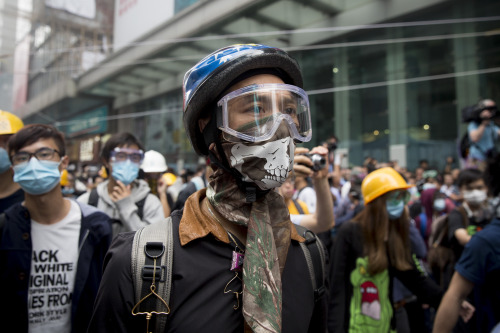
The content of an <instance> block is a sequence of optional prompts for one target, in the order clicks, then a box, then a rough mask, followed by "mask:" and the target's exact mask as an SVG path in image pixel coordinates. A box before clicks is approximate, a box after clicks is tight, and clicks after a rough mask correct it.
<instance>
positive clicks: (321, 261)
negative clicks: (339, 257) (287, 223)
mask: <svg viewBox="0 0 500 333" xmlns="http://www.w3.org/2000/svg"><path fill="white" fill-rule="evenodd" d="M295 229H296V230H297V232H298V233H299V235H301V236H302V237H304V238H305V239H306V241H305V242H303V243H299V244H300V247H301V248H302V251H303V252H304V256H305V257H306V262H307V268H308V269H309V275H310V277H311V284H312V287H313V290H314V302H317V301H318V300H319V299H320V297H321V295H323V294H324V293H325V274H326V273H325V272H326V269H325V266H326V256H325V248H324V247H323V244H322V243H321V241H320V239H319V238H318V236H316V234H314V233H313V232H312V231H310V230H308V229H306V228H304V227H303V226H300V225H295Z"/></svg>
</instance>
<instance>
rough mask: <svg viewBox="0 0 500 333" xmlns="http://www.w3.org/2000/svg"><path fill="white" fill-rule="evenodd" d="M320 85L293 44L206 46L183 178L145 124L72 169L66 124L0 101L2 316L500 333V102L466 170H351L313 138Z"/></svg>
mask: <svg viewBox="0 0 500 333" xmlns="http://www.w3.org/2000/svg"><path fill="white" fill-rule="evenodd" d="M302 84H303V82H302V74H301V72H300V69H299V67H298V64H297V62H296V61H295V60H294V59H293V58H291V57H290V56H289V55H288V54H287V53H286V52H284V51H282V50H279V49H276V48H272V47H268V46H264V45H255V44H248V45H245V44H242V45H234V46H229V47H226V48H223V49H220V50H217V51H216V52H214V53H212V54H210V55H208V56H207V57H206V58H204V59H202V60H201V61H200V62H199V63H198V64H197V65H196V66H194V67H193V68H192V69H191V70H190V71H188V72H187V73H186V76H185V78H184V83H183V93H184V125H185V128H186V133H187V135H188V137H189V139H190V140H191V143H192V146H193V149H194V150H195V151H196V152H197V153H198V154H199V155H201V156H204V157H205V158H206V163H205V164H203V165H200V166H199V167H198V168H197V169H196V170H195V171H194V170H193V171H190V170H184V171H183V172H181V173H180V174H179V175H175V174H174V173H173V171H172V170H171V169H169V168H168V165H167V161H166V160H165V158H164V156H163V155H162V154H160V153H159V152H156V151H153V150H147V147H144V145H143V144H142V143H141V142H140V140H138V138H136V137H135V136H134V135H133V134H131V133H126V132H121V133H116V134H114V135H112V136H111V137H110V138H109V139H108V140H107V141H106V142H105V143H104V146H103V148H102V151H101V155H100V158H101V161H102V168H101V169H96V170H89V169H83V170H82V172H81V173H80V174H75V173H74V172H69V171H68V165H69V158H68V156H66V153H65V150H66V149H65V139H64V135H63V134H62V133H61V132H60V131H59V130H57V129H56V128H55V127H53V126H51V125H44V124H30V125H24V124H23V123H22V121H21V119H19V118H18V117H16V116H15V115H13V114H12V113H9V112H5V111H0V288H1V291H0V293H1V294H2V298H3V300H4V301H3V302H1V304H0V319H1V320H2V322H3V323H6V325H7V326H8V327H9V328H15V329H16V330H18V331H21V332H87V331H88V332H136V331H140V330H144V329H147V332H149V331H154V330H155V329H156V331H169V332H174V331H176V332H199V331H200V332H201V331H203V332H431V331H432V332H492V331H493V330H494V327H495V326H496V325H497V324H498V323H499V322H500V311H499V309H500V288H498V286H497V285H496V284H497V281H498V279H497V278H498V277H500V234H499V233H500V229H499V227H500V220H499V219H498V218H499V217H500V196H499V194H500V157H499V156H498V155H497V154H495V153H494V144H493V146H492V145H490V143H491V142H490V141H492V142H493V143H494V141H495V140H496V137H497V136H498V133H499V129H498V127H496V126H495V125H493V121H492V114H493V113H494V112H496V111H495V110H496V109H495V104H494V102H493V101H491V100H485V101H482V102H480V103H479V104H478V105H479V106H478V107H476V108H475V109H474V112H475V113H476V114H477V115H478V117H479V118H478V119H476V120H477V121H476V123H475V124H474V125H470V126H469V136H470V141H471V142H472V146H471V152H470V155H469V156H468V160H467V163H466V164H465V167H463V168H459V167H458V165H455V164H454V159H453V158H451V157H448V158H446V162H445V164H446V166H445V168H444V169H443V170H437V169H436V168H433V167H432V166H430V165H429V163H428V162H427V161H426V160H422V161H420V164H419V166H418V167H417V168H416V169H415V170H411V171H410V170H408V169H406V168H403V167H401V166H399V165H398V163H397V162H379V161H377V160H375V159H374V158H370V157H368V158H366V160H365V162H364V164H363V165H360V166H351V167H341V165H342V158H343V157H342V155H340V154H338V153H337V151H336V147H337V143H338V142H337V141H338V140H337V138H336V137H334V136H332V137H330V138H328V139H327V140H325V142H324V144H322V145H321V146H318V147H315V148H313V149H310V150H309V149H307V148H304V147H298V146H296V145H297V143H302V142H307V141H309V140H310V138H311V135H312V127H311V117H310V110H309V102H308V98H307V94H306V93H305V92H304V91H303V90H302ZM481 140H483V141H484V142H482V141H481ZM486 141H487V142H486ZM478 142H482V143H480V144H478ZM486 146H488V148H487V151H488V153H487V154H486V153H485V154H483V155H481V152H482V151H483V150H484V149H483V148H484V147H486ZM482 147H483V148H482ZM160 227H161V228H164V229H159V228H160ZM483 229H484V230H483ZM311 232H312V233H315V234H316V235H317V237H316V236H314V234H312V233H311ZM311 243H312V244H316V245H317V246H316V247H314V246H311V245H310V244H311ZM318 268H319V269H318ZM160 308H161V309H160ZM497 329H498V327H497Z"/></svg>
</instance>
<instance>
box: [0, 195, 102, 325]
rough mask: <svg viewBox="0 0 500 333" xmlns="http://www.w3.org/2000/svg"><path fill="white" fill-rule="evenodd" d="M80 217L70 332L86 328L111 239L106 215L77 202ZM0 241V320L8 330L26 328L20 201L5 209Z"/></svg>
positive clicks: (26, 239)
mask: <svg viewBox="0 0 500 333" xmlns="http://www.w3.org/2000/svg"><path fill="white" fill-rule="evenodd" d="M80 208H81V211H82V220H81V228H80V236H79V242H78V243H79V248H80V252H79V257H78V264H77V269H76V276H75V286H74V289H73V296H72V309H71V324H72V332H86V330H87V325H88V323H89V321H90V316H91V314H92V308H93V305H94V300H95V297H96V294H97V290H98V287H99V283H100V281H101V276H102V263H103V260H104V256H105V254H106V251H107V250H108V248H109V245H110V243H111V237H112V232H111V223H110V221H109V217H108V216H107V215H106V214H104V213H102V212H101V211H98V210H97V209H95V208H94V207H91V206H88V205H84V204H80ZM5 218H6V220H5V224H4V226H3V232H2V235H1V241H0V295H1V300H2V301H1V302H0V322H1V323H3V325H7V326H4V328H5V327H9V328H12V329H11V330H10V331H16V332H28V288H29V280H30V270H31V257H32V245H31V223H30V214H29V212H28V210H27V209H26V208H25V207H24V206H22V205H21V204H16V205H15V206H13V207H11V208H9V209H8V210H6V211H5Z"/></svg>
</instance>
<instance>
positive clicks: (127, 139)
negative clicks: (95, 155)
mask: <svg viewBox="0 0 500 333" xmlns="http://www.w3.org/2000/svg"><path fill="white" fill-rule="evenodd" d="M132 145H136V146H137V147H139V149H141V150H142V151H144V146H143V145H142V143H141V142H140V141H139V140H138V139H137V138H136V137H135V136H133V135H132V134H130V133H127V132H123V133H116V134H115V135H113V136H112V137H110V138H109V140H108V141H106V143H105V144H104V147H103V148H102V151H101V158H103V159H104V160H105V161H109V158H110V156H111V151H112V150H113V149H115V148H116V147H123V146H132Z"/></svg>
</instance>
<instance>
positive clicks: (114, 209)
mask: <svg viewBox="0 0 500 333" xmlns="http://www.w3.org/2000/svg"><path fill="white" fill-rule="evenodd" d="M101 159H102V163H103V164H104V167H105V168H106V171H107V173H108V175H109V178H108V180H106V181H104V182H102V183H101V184H99V185H98V186H97V187H96V188H95V189H93V190H92V191H90V192H87V193H84V194H82V195H81V196H80V197H79V198H78V201H80V202H84V203H88V204H89V205H92V206H95V207H97V208H98V209H100V210H102V211H103V212H105V213H106V214H108V215H109V217H111V219H112V221H113V235H114V236H116V235H117V234H118V233H120V232H126V231H135V230H137V229H139V228H140V227H143V226H146V225H148V224H151V223H155V222H158V221H160V220H162V219H163V218H165V216H164V214H163V208H162V205H161V202H160V200H159V199H158V197H156V196H155V195H153V194H151V193H150V190H151V189H150V188H149V185H148V183H147V182H146V181H144V180H142V179H137V177H138V176H139V169H140V166H141V163H142V161H143V159H144V147H143V146H142V144H141V142H139V140H137V138H136V137H135V136H133V135H132V134H130V133H117V134H115V135H113V136H112V137H111V138H109V140H108V141H106V143H105V144H104V147H103V149H102V152H101Z"/></svg>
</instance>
